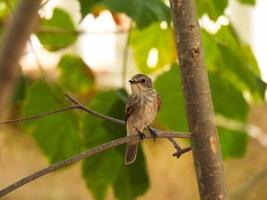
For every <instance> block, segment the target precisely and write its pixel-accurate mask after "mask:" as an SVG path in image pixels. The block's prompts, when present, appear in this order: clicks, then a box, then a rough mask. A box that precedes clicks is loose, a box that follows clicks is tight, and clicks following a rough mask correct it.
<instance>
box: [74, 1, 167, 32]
mask: <svg viewBox="0 0 267 200" xmlns="http://www.w3.org/2000/svg"><path fill="white" fill-rule="evenodd" d="M79 1H80V5H81V13H82V16H83V17H84V16H85V15H87V14H88V12H93V11H94V10H95V9H99V8H103V7H106V8H107V9H110V10H111V11H112V12H120V13H126V14H127V15H128V16H129V17H130V18H132V19H133V20H134V21H135V22H136V24H137V26H138V27H139V28H144V27H146V26H148V25H149V24H151V23H152V22H155V21H159V22H161V21H167V22H169V21H170V19H171V18H170V10H169V8H168V7H167V6H166V5H165V4H164V3H163V1H161V0H145V1H143V0H92V1H88V0H79Z"/></svg>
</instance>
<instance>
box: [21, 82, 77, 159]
mask: <svg viewBox="0 0 267 200" xmlns="http://www.w3.org/2000/svg"><path fill="white" fill-rule="evenodd" d="M57 92H59V91H57ZM63 105H64V103H62V102H60V101H58V99H57V98H56V97H55V93H54V92H53V91H52V90H51V88H50V87H49V86H48V85H47V84H46V83H45V82H43V81H38V82H35V83H33V84H32V85H30V86H29V87H28V91H27V94H26V100H25V102H24V105H23V108H22V115H23V116H31V115H35V114H39V113H42V112H46V111H50V110H54V109H58V108H60V107H62V106H63ZM24 128H25V130H26V131H27V132H30V133H32V134H33V137H34V139H35V140H36V142H37V143H38V145H39V147H40V148H41V150H42V151H43V152H44V154H45V155H46V156H47V157H48V159H49V161H50V162H51V163H55V162H57V161H60V160H63V159H66V158H68V157H70V156H72V155H74V154H76V153H79V152H80V151H81V144H80V136H79V129H78V119H77V117H76V116H75V114H74V113H73V112H64V113H59V114H54V115H50V116H46V117H43V118H41V119H38V120H33V121H31V122H27V123H26V124H25V126H24Z"/></svg>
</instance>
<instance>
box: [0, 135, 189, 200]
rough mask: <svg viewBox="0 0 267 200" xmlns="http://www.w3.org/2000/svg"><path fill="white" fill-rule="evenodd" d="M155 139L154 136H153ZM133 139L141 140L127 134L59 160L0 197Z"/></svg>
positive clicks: (0, 194)
mask: <svg viewBox="0 0 267 200" xmlns="http://www.w3.org/2000/svg"><path fill="white" fill-rule="evenodd" d="M157 136H158V138H176V137H179V138H180V137H184V138H188V137H190V135H189V134H185V133H163V132H161V133H158V134H157ZM151 138H153V137H152V136H147V137H145V139H151ZM153 139H154V138H153ZM133 140H139V137H138V136H137V135H136V136H126V137H123V138H119V139H115V140H112V141H110V142H107V143H105V144H101V145H99V146H97V147H94V148H92V149H89V150H87V151H85V152H82V153H80V154H77V155H75V156H73V157H71V158H68V159H66V160H63V161H59V162H57V163H55V164H53V165H50V166H48V167H46V168H43V169H41V170H39V171H37V172H35V173H33V174H31V175H29V176H26V177H24V178H22V179H20V180H19V181H17V182H15V183H13V184H11V185H9V186H7V187H5V188H3V189H2V190H0V197H3V196H5V195H7V194H8V193H10V192H12V191H14V190H16V189H17V188H19V187H21V186H23V185H25V184H27V183H29V182H31V181H33V180H35V179H37V178H40V177H42V176H44V175H46V174H49V173H51V172H54V171H56V170H58V169H60V168H63V167H66V166H68V165H71V164H73V163H76V162H78V161H80V160H82V159H85V158H88V157H91V156H93V155H96V154H98V153H101V152H103V151H106V150H108V149H110V148H112V147H116V146H119V145H121V144H124V143H126V142H129V141H133ZM185 152H187V151H183V149H181V153H180V154H183V153H185Z"/></svg>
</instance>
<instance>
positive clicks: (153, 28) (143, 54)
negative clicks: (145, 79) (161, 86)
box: [130, 23, 176, 74]
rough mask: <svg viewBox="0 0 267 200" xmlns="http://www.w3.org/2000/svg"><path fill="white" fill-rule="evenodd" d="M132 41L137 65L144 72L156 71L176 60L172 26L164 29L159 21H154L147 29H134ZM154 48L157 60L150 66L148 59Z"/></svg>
mask: <svg viewBox="0 0 267 200" xmlns="http://www.w3.org/2000/svg"><path fill="white" fill-rule="evenodd" d="M130 42H131V46H132V47H133V51H134V58H135V61H136V64H137V67H138V68H139V70H140V71H141V72H143V73H146V74H147V73H151V72H154V71H156V70H158V69H161V68H162V67H164V66H166V65H168V64H170V63H172V62H174V61H175V60H176V51H175V40H174V34H173V30H172V29H171V28H170V27H169V28H167V29H162V28H161V27H160V24H159V23H154V24H152V25H150V26H149V27H147V28H146V29H143V30H134V31H133V33H132V34H131V40H130ZM153 49H154V50H156V51H157V55H155V56H156V59H157V62H156V63H155V65H154V66H152V67H150V66H149V65H148V63H147V60H148V58H149V53H150V51H151V50H153Z"/></svg>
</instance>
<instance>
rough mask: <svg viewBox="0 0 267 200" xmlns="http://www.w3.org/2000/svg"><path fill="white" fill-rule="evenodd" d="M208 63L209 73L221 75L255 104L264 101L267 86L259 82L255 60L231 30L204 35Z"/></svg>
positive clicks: (224, 28) (230, 28)
mask: <svg viewBox="0 0 267 200" xmlns="http://www.w3.org/2000/svg"><path fill="white" fill-rule="evenodd" d="M202 38H203V41H204V49H205V52H206V57H205V61H206V63H207V66H208V69H209V70H210V71H216V72H218V73H220V76H223V77H225V78H226V79H228V81H230V82H232V84H233V85H234V87H236V88H238V89H239V90H240V91H242V92H249V94H250V96H251V97H252V103H256V102H261V101H263V99H264V92H265V89H266V84H265V83H264V82H263V81H262V80H261V78H260V72H259V68H258V65H257V62H256V59H255V57H254V55H253V53H252V51H251V49H250V48H249V46H247V45H246V44H244V43H242V41H240V39H239V38H238V36H237V35H236V34H235V31H234V30H233V28H232V27H231V26H225V27H222V28H221V29H220V30H219V32H218V33H217V34H216V35H210V34H209V33H207V32H205V31H203V32H202Z"/></svg>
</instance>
